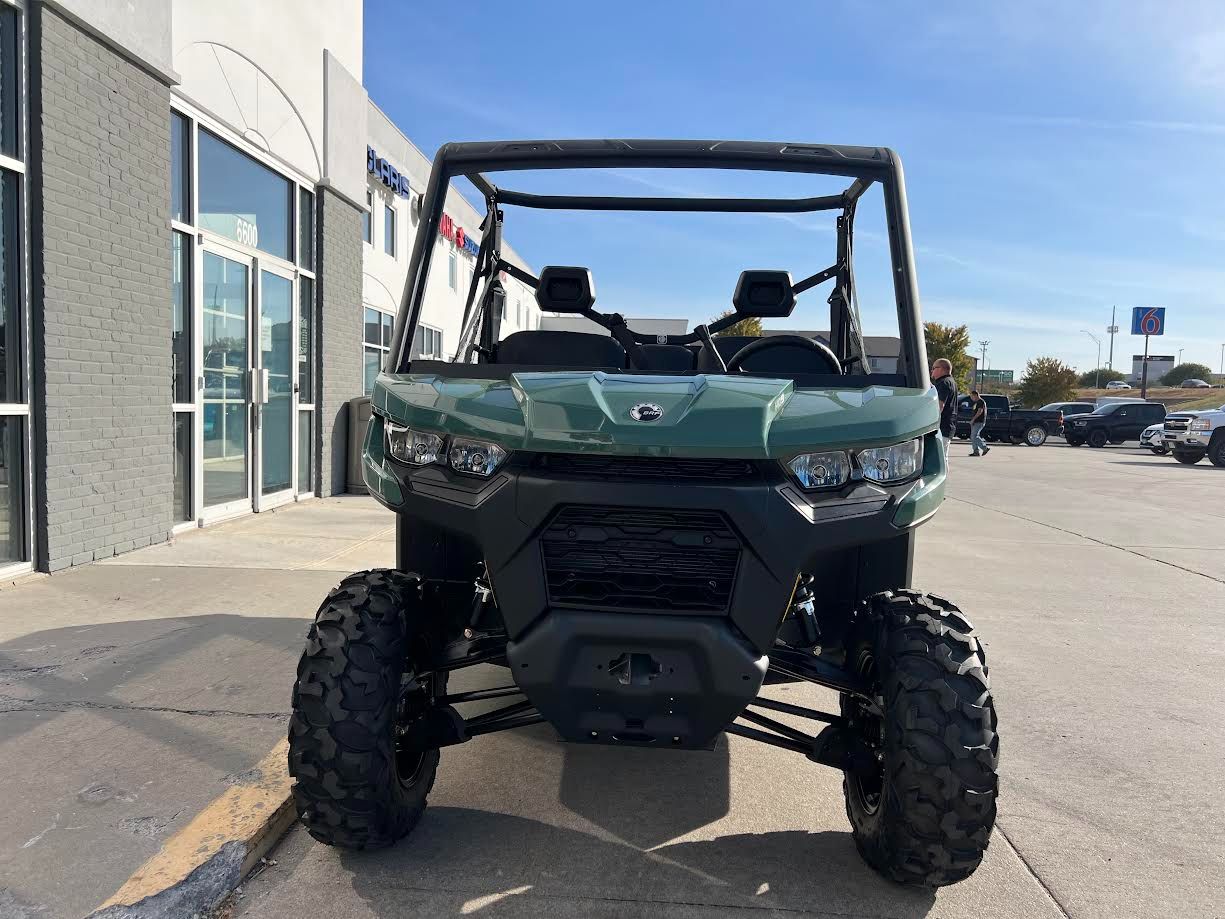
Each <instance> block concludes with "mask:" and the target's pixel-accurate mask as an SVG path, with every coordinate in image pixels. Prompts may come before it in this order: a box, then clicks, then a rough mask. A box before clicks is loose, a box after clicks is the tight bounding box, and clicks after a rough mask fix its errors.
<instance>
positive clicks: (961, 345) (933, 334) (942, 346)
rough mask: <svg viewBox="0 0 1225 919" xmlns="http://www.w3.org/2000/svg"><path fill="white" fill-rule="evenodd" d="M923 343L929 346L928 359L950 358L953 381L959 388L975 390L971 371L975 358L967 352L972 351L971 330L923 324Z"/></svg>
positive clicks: (964, 327)
mask: <svg viewBox="0 0 1225 919" xmlns="http://www.w3.org/2000/svg"><path fill="white" fill-rule="evenodd" d="M923 341H924V342H925V343H926V344H927V359H928V360H929V361H934V360H937V359H938V358H941V357H944V358H948V360H949V363H951V364H952V365H953V379H954V380H956V381H957V388H958V389H960V390H963V391H965V390H969V389H973V388H974V382H973V380H971V379H970V371H971V370H973V369H974V358H972V357H971V356H970V355H969V354H967V353H966V352H967V351H969V349H970V330H969V328H968V327H966V326H964V325H941V324H940V323H938V322H925V323H923Z"/></svg>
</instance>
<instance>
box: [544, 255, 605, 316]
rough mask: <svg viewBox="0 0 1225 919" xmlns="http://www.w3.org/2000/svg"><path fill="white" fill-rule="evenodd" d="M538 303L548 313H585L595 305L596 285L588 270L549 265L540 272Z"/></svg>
mask: <svg viewBox="0 0 1225 919" xmlns="http://www.w3.org/2000/svg"><path fill="white" fill-rule="evenodd" d="M536 302H537V303H538V304H539V305H540V308H541V309H542V310H544V311H545V312H548V313H585V312H587V311H588V310H589V309H591V307H592V306H593V305H594V304H595V284H594V282H593V281H592V280H591V271H590V270H589V269H587V268H566V267H562V266H558V265H549V266H548V267H547V268H542V269H541V270H540V283H539V284H537V285H536Z"/></svg>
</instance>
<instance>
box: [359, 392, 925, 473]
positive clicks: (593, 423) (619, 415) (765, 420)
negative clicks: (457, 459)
mask: <svg viewBox="0 0 1225 919" xmlns="http://www.w3.org/2000/svg"><path fill="white" fill-rule="evenodd" d="M371 398H372V402H373V407H374V410H375V411H376V412H378V413H379V414H382V415H385V416H386V417H388V418H391V419H392V420H394V421H396V422H398V423H400V424H406V425H410V426H412V427H417V428H421V429H424V430H429V431H439V432H446V433H449V434H454V435H460V436H470V437H474V438H478V439H482V440H489V441H494V442H496V443H499V444H501V445H503V446H505V447H507V448H508V449H512V450H529V451H539V452H567V453H581V452H598V453H607V452H616V453H624V454H639V455H656V456H719V457H743V458H748V459H760V458H787V457H790V456H792V455H794V454H795V453H799V452H803V451H806V450H811V449H815V448H819V447H823V446H831V447H872V446H885V445H887V444H892V443H899V442H901V441H904V440H909V439H911V438H914V437H919V436H921V435H923V434H926V433H928V432H930V431H933V430H935V429H936V425H937V422H938V415H939V406H938V403H937V400H936V395H935V392H934V391H933V390H926V391H924V390H918V389H907V388H898V387H887V386H870V387H868V388H867V389H852V388H849V387H848V388H846V389H840V388H837V387H830V388H823V389H798V388H796V385H795V384H794V383H793V382H791V381H790V380H771V379H761V378H758V377H746V376H727V375H721V374H720V375H715V374H711V375H696V376H691V377H676V376H644V375H618V374H606V373H603V372H600V371H565V372H545V373H517V374H514V375H513V376H512V377H511V378H510V379H509V380H465V379H451V378H444V377H439V376H434V375H431V374H398V375H392V374H383V375H382V376H380V377H379V378H378V381H377V382H376V383H375V386H374V393H373V395H372V397H371ZM643 402H649V403H653V404H654V405H657V406H659V407H660V408H661V409H663V415H662V417H660V418H659V420H657V421H649V422H642V421H635V420H634V419H633V418H631V417H630V409H631V408H633V407H634V406H635V405H638V404H640V403H643Z"/></svg>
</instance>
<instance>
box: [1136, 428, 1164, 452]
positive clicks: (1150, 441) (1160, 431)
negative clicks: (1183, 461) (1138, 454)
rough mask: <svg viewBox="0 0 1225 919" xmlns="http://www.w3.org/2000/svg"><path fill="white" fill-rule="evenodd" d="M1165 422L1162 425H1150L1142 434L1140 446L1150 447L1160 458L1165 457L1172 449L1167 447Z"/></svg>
mask: <svg viewBox="0 0 1225 919" xmlns="http://www.w3.org/2000/svg"><path fill="white" fill-rule="evenodd" d="M1164 435H1165V422H1164V421H1163V422H1162V423H1161V424H1150V425H1149V426H1148V427H1147V428H1145V429H1144V431H1143V432H1142V433H1141V434H1140V446H1142V447H1148V448H1149V449H1150V450H1152V451H1153V452H1154V453H1156V454H1157V455H1158V456H1164V455H1165V454H1167V453H1169V452H1170V448H1169V447H1167V446H1166V445H1165V440H1164Z"/></svg>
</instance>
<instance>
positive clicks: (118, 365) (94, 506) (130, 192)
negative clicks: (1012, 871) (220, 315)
mask: <svg viewBox="0 0 1225 919" xmlns="http://www.w3.org/2000/svg"><path fill="white" fill-rule="evenodd" d="M30 7H31V8H32V13H33V15H34V17H35V23H34V26H35V28H34V30H33V32H32V53H31V68H30V70H31V74H30V76H31V121H32V130H31V160H32V166H33V172H32V180H33V183H34V185H33V193H32V196H31V201H32V205H33V207H32V211H33V214H34V221H33V224H34V225H33V227H32V230H33V235H32V238H31V242H32V247H31V248H32V252H33V253H34V270H33V273H32V282H33V284H32V297H31V309H32V318H33V321H34V335H33V342H32V344H33V345H34V350H33V354H32V361H33V366H32V370H33V379H34V392H33V394H32V395H33V396H34V404H35V411H36V412H37V413H38V414H37V419H36V421H37V423H36V432H37V439H36V442H35V462H36V466H37V468H36V474H35V482H36V483H37V494H36V501H35V528H36V533H37V543H38V565H39V567H40V568H42V569H44V570H49V571H55V570H57V569H60V568H65V567H67V566H69V565H76V564H80V563H82V562H88V561H93V560H94V559H98V558H103V557H106V556H110V555H113V554H115V553H116V552H123V551H125V550H127V549H133V548H137V547H140V546H145V545H149V544H150V543H154V542H161V541H162V540H164V539H166V537H167V533H168V532H169V529H170V527H171V519H172V507H171V502H172V488H173V468H172V456H173V450H172V433H173V432H172V422H171V413H170V411H169V401H170V336H171V309H170V237H169V229H168V227H169V197H170V128H169V121H170V92H169V89H168V87H167V86H166V85H164V84H163V83H161V82H160V81H159V80H158V79H157V78H156V77H154V76H152V75H150V74H149V73H147V72H145V71H144V70H142V69H141V68H140V67H138V66H136V65H135V64H133V63H131V62H130V61H128V60H126V59H124V58H122V57H120V56H119V55H117V54H116V53H115V52H113V51H111V50H110V49H109V48H108V47H107V46H105V45H103V44H102V43H101V42H99V41H97V40H96V39H94V38H93V37H91V36H89V35H88V34H86V33H84V32H82V31H80V30H79V29H77V28H76V27H75V26H74V25H72V24H71V23H70V22H68V21H66V20H65V19H63V18H61V17H60V16H59V15H58V14H57V13H56V12H54V11H53V10H52V9H50V8H48V7H47V6H46V5H45V4H31V5H30ZM359 278H360V274H359ZM358 302H360V297H359V301H358Z"/></svg>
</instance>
